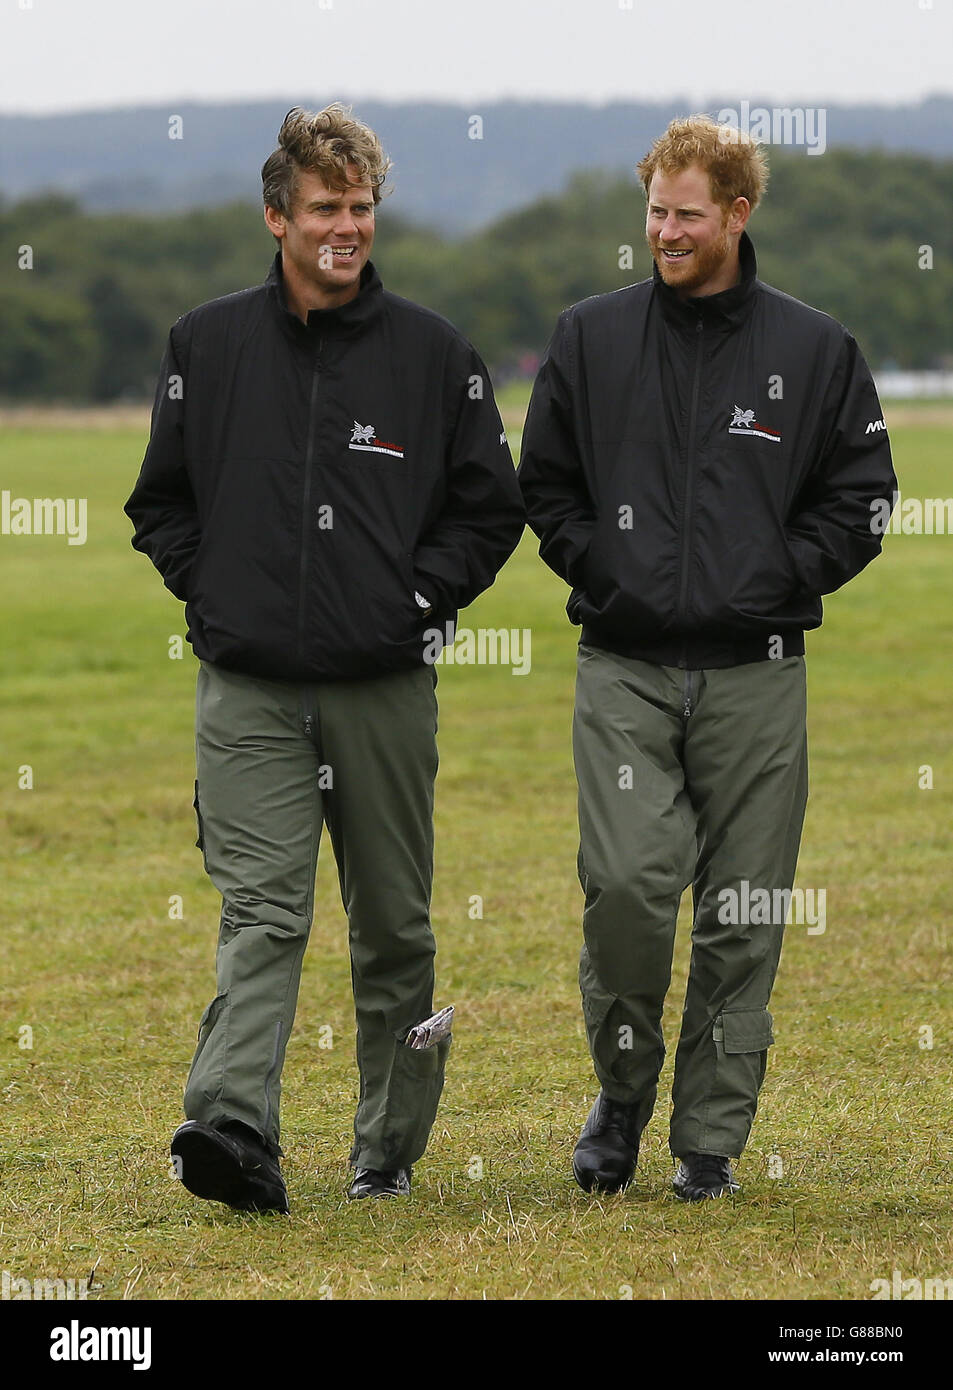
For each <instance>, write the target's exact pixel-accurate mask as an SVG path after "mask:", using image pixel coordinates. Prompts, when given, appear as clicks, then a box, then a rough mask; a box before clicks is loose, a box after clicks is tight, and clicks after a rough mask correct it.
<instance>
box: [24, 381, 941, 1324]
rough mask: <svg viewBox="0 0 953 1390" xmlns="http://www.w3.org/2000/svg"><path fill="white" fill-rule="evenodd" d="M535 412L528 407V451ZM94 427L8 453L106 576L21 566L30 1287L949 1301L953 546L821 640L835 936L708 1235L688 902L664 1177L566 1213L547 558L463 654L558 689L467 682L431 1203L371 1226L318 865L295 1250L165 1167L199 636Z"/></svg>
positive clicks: (118, 432) (648, 1177)
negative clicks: (688, 1019) (688, 1089)
mask: <svg viewBox="0 0 953 1390" xmlns="http://www.w3.org/2000/svg"><path fill="white" fill-rule="evenodd" d="M524 403H525V397H521V396H520V395H519V393H518V392H513V391H510V392H507V393H505V395H504V401H503V404H504V411H505V414H506V416H507V423H508V426H509V428H510V434H511V442H512V441H513V439H514V436H515V435H516V433H517V430H518V425H519V418H520V415H521V411H522V407H523V404H524ZM888 422H889V423H891V424H892V425H893V428H892V438H893V441H894V449H895V456H896V461H897V468H898V472H899V474H900V477H901V486H902V490H903V493H904V495H905V496H921V497H927V496H928V497H942V496H946V495H948V494H949V493H950V492H951V473H950V458H951V447H953V421H951V419H950V417H949V415H948V414H947V415H944V414H943V412H942V411H939V412H938V411H937V410H936V409H933V410H931V411H930V412H928V413H921V414H918V412H917V411H916V410H912V409H908V408H904V409H903V411H902V412H900V411H898V412H897V413H896V421H895V422H894V420H893V416H892V413H891V412H890V411H889V410H888ZM96 425H97V427H95V428H80V427H78V426H77V425H76V424H75V423H74V424H72V425H70V426H66V425H64V426H63V427H57V428H51V427H50V426H49V425H48V424H44V422H43V419H42V417H39V418H37V419H35V420H33V421H31V422H24V423H22V424H20V425H14V426H9V425H8V427H7V428H5V429H4V430H3V432H2V435H0V487H2V488H6V489H9V490H10V491H11V493H13V494H14V495H26V496H30V497H34V496H52V497H57V496H59V497H76V496H85V497H87V498H88V504H89V520H88V524H89V539H88V541H87V543H86V545H85V546H82V547H80V546H75V547H69V546H67V544H66V542H65V540H64V539H63V538H61V537H60V538H57V537H35V538H22V537H11V536H0V557H2V564H0V602H2V611H3V614H4V636H3V656H2V678H0V750H2V757H0V815H2V826H3V830H2V845H0V850H2V855H3V891H2V898H0V912H2V917H3V926H2V942H3V964H2V970H0V1133H2V1178H0V1182H2V1185H0V1264H2V1266H3V1268H5V1269H7V1270H9V1271H10V1272H11V1273H12V1274H13V1275H15V1276H17V1277H23V1276H26V1277H28V1278H30V1279H36V1278H44V1277H48V1278H55V1277H60V1278H75V1279H80V1278H84V1277H87V1278H88V1277H90V1274H91V1271H93V1273H92V1287H93V1292H94V1294H97V1295H98V1296H100V1297H103V1298H130V1299H200V1298H243V1299H245V1298H253V1299H286V1298H317V1297H328V1296H330V1297H333V1298H334V1299H362V1298H405V1299H406V1298H432V1299H451V1298H453V1299H479V1298H482V1297H486V1298H491V1299H553V1298H559V1299H569V1298H574V1299H600V1300H602V1299H618V1298H621V1297H627V1296H633V1297H635V1298H637V1299H638V1298H650V1299H662V1298H666V1299H673V1298H731V1299H751V1298H758V1299H781V1298H794V1299H804V1298H807V1299H814V1298H836V1299H864V1298H869V1297H870V1285H871V1282H872V1281H873V1280H874V1279H878V1278H886V1279H890V1277H891V1274H892V1271H893V1270H895V1269H898V1270H900V1271H901V1272H902V1274H903V1276H904V1277H908V1276H914V1275H919V1276H921V1277H923V1278H932V1277H938V1276H942V1277H946V1278H949V1277H951V1276H953V1235H951V1229H953V1227H951V1220H950V1183H951V1179H953V1149H951V1134H953V1088H951V1085H950V1082H951V1066H950V1060H951V1039H953V998H951V989H950V966H949V962H950V954H949V921H950V914H949V891H950V852H951V844H950V825H951V810H953V798H951V792H950V787H951V781H953V758H951V751H953V750H951V743H953V737H951V730H953V719H951V713H950V704H951V702H950V672H951V667H950V652H951V650H953V605H951V596H953V595H951V590H953V585H951V573H953V571H951V557H953V537H950V536H888V537H887V540H886V545H885V553H884V555H883V556H882V557H881V558H880V560H878V561H877V562H876V563H875V564H874V565H873V566H872V567H871V569H870V570H869V571H868V572H866V573H865V574H864V575H862V576H861V577H860V578H859V579H858V580H857V581H855V582H854V584H853V585H851V586H849V587H848V588H847V589H846V590H845V591H844V592H843V593H842V594H840V595H835V596H834V597H832V598H831V599H830V600H829V601H828V603H827V618H826V622H825V626H824V627H823V629H822V630H821V631H820V632H819V633H816V634H813V635H811V636H810V637H809V639H808V641H809V647H808V669H809V673H810V702H811V703H810V735H811V773H812V790H811V801H810V804H809V808H808V818H807V824H806V829H805V836H804V841H803V847H802V854H801V862H800V870H799V882H800V883H801V884H804V885H810V886H814V887H819V886H825V887H826V890H827V930H826V932H825V933H824V934H823V935H809V934H808V933H807V931H806V929H805V927H803V926H802V927H796V926H792V927H791V928H789V933H788V938H787V941H786V945H785V951H784V955H783V957H782V962H781V970H780V974H779V979H778V984H777V988H776V990H775V994H774V998H773V1002H772V1011H773V1013H774V1015H775V1028H776V1034H777V1044H776V1046H775V1047H774V1048H773V1049H772V1053H771V1058H770V1065H769V1072H768V1079H767V1081H766V1084H765V1087H764V1090H763V1092H762V1100H761V1107H760V1111H759V1115H758V1118H757V1120H756V1122H755V1128H754V1131H753V1134H752V1138H751V1143H750V1145H749V1147H748V1149H747V1151H746V1153H745V1155H744V1157H743V1158H742V1160H741V1162H740V1163H739V1165H738V1176H739V1177H740V1179H741V1181H742V1182H743V1184H744V1186H743V1191H742V1193H741V1194H740V1195H739V1196H738V1197H737V1198H735V1199H733V1200H725V1201H721V1202H713V1203H708V1204H704V1205H701V1206H684V1205H682V1204H680V1203H679V1202H678V1201H677V1200H676V1199H675V1198H674V1196H673V1194H672V1192H671V1189H670V1179H671V1171H672V1170H671V1160H670V1157H669V1155H668V1151H667V1145H666V1130H667V1112H668V1102H667V1097H668V1089H669V1086H670V1081H671V1057H672V1055H674V1042H675V1035H676V1031H677V1023H678V1017H679V1014H680V1010H681V998H682V992H683V990H684V981H685V970H686V963H687V948H688V941H687V931H688V915H687V906H688V904H687V901H686V902H685V903H683V910H682V918H681V925H680V932H679V943H678V948H677V955H676V971H675V979H674V983H673V988H672V992H671V995H670V998H669V1003H668V1007H667V1009H666V1016H665V1020H666V1037H667V1041H668V1043H669V1051H670V1057H669V1062H668V1063H667V1064H666V1068H665V1071H664V1073H663V1078H662V1088H661V1091H660V1099H659V1104H658V1107H657V1110H656V1114H655V1117H654V1119H653V1121H652V1123H651V1125H650V1127H649V1129H648V1131H647V1134H646V1136H645V1140H644V1144H643V1157H642V1160H641V1163H640V1169H639V1175H638V1179H637V1182H636V1184H635V1185H634V1186H633V1187H632V1188H631V1189H630V1190H629V1191H628V1193H627V1194H625V1195H623V1196H616V1197H611V1198H604V1199H601V1200H594V1199H592V1198H588V1197H586V1196H585V1195H584V1194H583V1193H582V1192H581V1191H579V1190H578V1188H577V1187H576V1186H575V1184H574V1182H573V1181H572V1177H571V1173H570V1167H569V1160H570V1155H571V1151H572V1146H573V1143H574V1142H575V1138H576V1135H577V1133H578V1129H579V1126H580V1124H581V1123H582V1121H583V1119H584V1117H585V1115H586V1113H587V1110H588V1107H589V1105H590V1103H591V1100H592V1097H593V1094H594V1078H593V1075H592V1071H591V1067H590V1065H589V1061H588V1056H587V1051H586V1046H585V1040H584V1036H583V1031H582V1023H581V1016H580V1009H579V1003H578V993H577V986H576V978H575V971H576V959H577V954H578V946H579V936H580V926H579V916H580V908H581V896H580V893H579V889H578V884H577V882H576V880H575V876H574V871H575V864H574V860H575V848H576V834H575V801H574V783H573V778H572V768H571V761H570V750H569V726H570V714H571V700H572V685H573V675H574V646H575V638H576V634H575V631H574V629H572V628H571V627H570V626H569V625H568V623H567V621H566V619H565V615H564V612H563V604H564V602H565V597H566V595H565V592H564V588H563V586H562V585H561V584H560V583H559V581H557V580H556V579H555V578H554V577H553V576H552V575H551V574H550V573H549V572H548V571H547V570H546V569H545V568H544V567H543V565H542V564H541V562H540V561H539V559H538V557H537V555H536V551H535V544H534V542H533V539H532V537H531V536H530V535H529V533H527V534H526V536H525V537H524V540H523V543H522V545H521V547H520V549H519V551H518V552H517V554H516V555H515V556H514V558H513V560H512V561H511V562H510V564H509V565H508V566H507V567H506V569H505V571H504V572H503V574H502V576H501V578H500V580H499V582H498V583H497V585H496V586H495V587H494V588H493V589H492V590H491V591H490V592H489V593H488V594H486V595H484V596H483V597H482V598H481V599H480V600H479V601H478V603H477V604H475V605H474V606H473V608H472V609H470V610H469V612H468V613H467V615H466V616H465V617H464V618H463V619H462V622H463V623H464V624H466V625H469V626H473V627H476V626H479V625H483V626H489V627H508V628H530V629H531V631H532V671H531V673H530V674H528V675H526V676H522V677H520V676H514V675H512V674H511V673H510V671H509V670H508V669H507V668H505V667H494V666H484V667H474V666H468V667H445V668H443V669H442V670H441V674H440V681H439V690H438V695H439V699H440V710H441V728H440V753H441V770H440V776H439V781H438V811H437V826H436V832H437V865H436V889H435V897H434V913H433V916H434V923H435V929H436V932H437V937H438V944H439V954H438V959H437V968H438V993H437V1003H438V1004H444V1003H448V1002H453V1003H455V1004H456V1006H457V1018H458V1023H457V1027H456V1029H455V1035H454V1036H455V1042H454V1051H453V1055H452V1058H451V1062H450V1066H449V1068H448V1079H447V1086H446V1090H445V1092H444V1100H443V1103H442V1107H441V1111H440V1114H439V1116H438V1121H437V1127H436V1129H435V1132H434V1135H433V1139H432V1143H431V1149H430V1151H429V1153H428V1156H427V1158H426V1159H425V1161H423V1162H422V1163H421V1164H419V1165H418V1167H417V1169H416V1171H415V1187H414V1195H413V1197H412V1198H411V1199H410V1200H409V1201H405V1202H392V1203H389V1204H388V1203H376V1204H372V1203H367V1202H363V1203H355V1204H349V1203H348V1202H347V1201H346V1200H345V1197H344V1187H345V1180H346V1167H345V1163H346V1156H347V1152H348V1147H349V1142H350V1129H351V1120H352V1116H353V1108H354V1104H355V1099H356V1069H355V1066H354V1062H353V1022H352V1015H351V1003H350V982H349V973H348V961H347V953H346V938H345V925H344V921H343V914H342V910H341V906H340V901H339V899H338V895H337V883H336V877H335V875H334V872H333V862H332V859H331V853H330V848H329V846H328V845H327V841H325V842H324V845H323V847H322V859H321V863H320V864H319V869H318V891H317V897H316V912H315V926H314V930H313V934H312V940H311V946H310V950H309V952H308V955H307V957H306V962H305V968H304V974H303V980H302V989H301V997H300V1005H299V1013H298V1022H297V1026H296V1032H295V1035H294V1036H293V1038H292V1042H291V1045H290V1048H289V1053H288V1063H287V1067H286V1070H285V1076H284V1105H283V1135H282V1142H283V1145H284V1148H285V1150H286V1153H287V1159H286V1162H285V1171H286V1174H287V1178H288V1182H289V1188H290V1193H291V1201H292V1208H293V1211H292V1216H291V1218H290V1220H282V1219H281V1218H274V1217H271V1218H269V1217H262V1218H258V1217H243V1216H240V1215H238V1214H234V1213H231V1212H230V1211H228V1210H227V1209H226V1208H224V1207H221V1206H217V1205H211V1204H206V1203H202V1202H200V1201H198V1200H197V1199H193V1198H192V1197H190V1196H189V1194H188V1193H187V1192H186V1191H185V1190H184V1189H183V1188H182V1186H181V1185H180V1184H178V1183H176V1182H174V1181H173V1180H172V1178H171V1174H170V1169H169V1159H168V1139H169V1135H170V1133H171V1131H172V1129H173V1128H174V1126H175V1125H176V1124H177V1123H178V1122H179V1119H180V1118H181V1115H180V1101H181V1089H182V1085H183V1082H184V1079H185V1074H186V1071H187V1068H188V1064H189V1060H190V1057H191V1053H192V1046H193V1040H194V1037H195V1029H196V1026H197V1022H198V1016H199V1014H200V1012H201V1010H202V1008H203V1007H204V1005H205V1004H206V1003H207V1002H208V1000H209V999H210V998H211V996H212V994H213V993H214V989H213V946H214V937H215V930H216V924H217V913H218V900H217V896H216V894H215V892H214V890H213V889H212V887H211V885H210V884H209V883H208V882H207V880H206V879H205V877H204V875H203V872H202V865H201V856H200V854H199V852H198V850H196V849H195V848H194V847H193V842H194V839H195V830H194V820H193V811H192V806H191V801H192V779H193V775H194V774H193V761H192V714H193V696H194V677H195V667H194V662H193V660H192V658H191V654H190V651H189V649H188V648H186V651H185V657H184V659H183V660H170V658H169V655H168V652H169V639H170V637H173V636H174V635H176V634H182V633H184V624H183V618H182V610H181V607H180V605H178V604H177V603H176V602H175V601H174V600H173V599H172V598H171V596H170V595H168V594H167V593H166V591H165V590H164V589H163V588H162V585H161V581H160V580H159V578H158V576H157V575H156V574H155V572H154V571H153V570H152V568H151V566H150V565H149V564H148V562H147V561H146V560H145V559H144V558H143V557H141V556H138V555H135V554H134V553H133V552H132V550H131V549H130V547H129V534H130V531H129V527H128V524H127V522H126V519H125V517H124V516H123V515H122V513H121V506H122V502H123V501H124V499H125V497H126V496H127V495H128V492H129V490H130V488H131V486H132V483H133V481H134V479H135V476H136V472H137V470H138V464H139V461H140V459H141V455H142V450H143V447H144V440H145V434H144V430H143V428H142V427H141V426H139V425H131V424H128V423H126V424H123V425H121V426H119V427H115V426H110V424H109V422H108V420H102V419H100V420H98V421H97V422H96ZM924 765H929V766H930V767H931V768H932V775H933V787H932V789H926V788H921V787H920V786H919V785H918V781H920V780H922V779H921V777H920V773H919V770H920V769H921V768H922V767H923V766H924ZM24 766H29V767H30V768H32V777H33V787H32V789H20V787H19V786H18V781H19V780H22V778H21V774H20V769H21V768H23V767H24ZM475 894H479V895H481V896H482V898H483V900H484V917H483V919H482V920H471V918H470V917H469V916H468V908H469V902H470V899H471V895H475ZM175 895H178V896H180V897H181V900H182V918H181V920H179V919H177V918H175V917H170V899H173V898H174V896H175ZM173 910H174V909H173ZM322 1025H330V1026H331V1029H332V1037H333V1046H332V1047H330V1048H327V1047H323V1046H322V1045H321V1043H322V1041H323V1040H324V1039H325V1038H326V1033H325V1032H323V1031H322ZM25 1029H30V1030H32V1039H31V1037H30V1034H29V1033H28V1032H26V1031H24V1030H25ZM31 1040H32V1047H27V1046H24V1045H23V1044H24V1043H28V1042H30V1041H31ZM928 1044H931V1045H928ZM477 1160H479V1161H477ZM772 1175H776V1176H772Z"/></svg>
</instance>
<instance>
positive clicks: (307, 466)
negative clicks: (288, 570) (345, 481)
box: [298, 342, 322, 666]
mask: <svg viewBox="0 0 953 1390" xmlns="http://www.w3.org/2000/svg"><path fill="white" fill-rule="evenodd" d="M321 346H322V345H321V343H320V342H319V343H318V350H317V353H316V354H315V358H314V365H313V366H312V369H311V398H310V400H309V402H308V441H307V445H306V446H305V453H304V496H303V498H302V508H301V510H302V515H301V568H300V571H299V575H298V665H299V666H301V665H303V664H304V620H305V598H306V594H307V586H308V552H309V549H310V540H311V466H312V457H313V454H314V427H315V410H314V406H315V401H316V400H317V398H318V379H319V377H320V375H321Z"/></svg>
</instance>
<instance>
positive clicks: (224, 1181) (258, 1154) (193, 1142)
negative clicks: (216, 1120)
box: [172, 1120, 288, 1215]
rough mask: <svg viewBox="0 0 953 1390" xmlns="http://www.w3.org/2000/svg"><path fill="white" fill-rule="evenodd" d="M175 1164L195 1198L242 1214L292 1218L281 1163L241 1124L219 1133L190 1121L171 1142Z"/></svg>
mask: <svg viewBox="0 0 953 1390" xmlns="http://www.w3.org/2000/svg"><path fill="white" fill-rule="evenodd" d="M172 1159H173V1162H174V1163H175V1166H176V1169H177V1172H178V1175H179V1177H180V1178H181V1180H182V1182H183V1183H184V1184H185V1186H186V1187H187V1188H188V1190H189V1191H190V1192H192V1193H194V1194H195V1196H196V1197H205V1198H207V1199H208V1200H209V1201H211V1202H225V1203H226V1204H227V1205H228V1206H230V1207H234V1208H235V1209H236V1210H237V1211H280V1212H282V1213H284V1214H285V1215H287V1214H288V1189H287V1188H286V1187H285V1182H284V1178H283V1177H282V1176H281V1169H280V1167H279V1166H278V1159H277V1158H276V1157H275V1156H274V1155H273V1154H271V1153H269V1151H268V1149H266V1147H265V1145H264V1144H263V1143H262V1140H261V1139H260V1137H259V1136H258V1135H257V1134H256V1133H255V1131H254V1130H253V1129H249V1127H248V1126H247V1125H243V1124H240V1123H239V1122H238V1121H237V1120H236V1121H229V1122H227V1123H226V1124H224V1125H223V1126H222V1127H221V1128H220V1129H215V1128H213V1127H212V1125H204V1124H201V1123H200V1121H198V1120H186V1122H185V1124H184V1125H179V1127H178V1129H177V1130H176V1131H175V1133H174V1134H173V1136H172Z"/></svg>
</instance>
